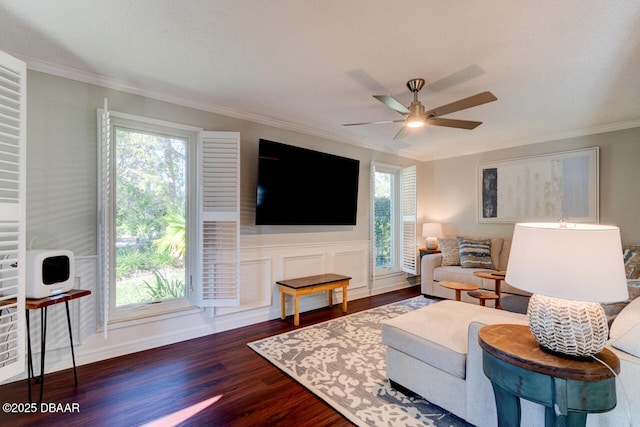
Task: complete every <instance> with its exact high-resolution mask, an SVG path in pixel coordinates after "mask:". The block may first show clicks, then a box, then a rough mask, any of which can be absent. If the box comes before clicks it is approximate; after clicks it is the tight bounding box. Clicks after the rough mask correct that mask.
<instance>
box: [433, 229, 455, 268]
mask: <svg viewBox="0 0 640 427" xmlns="http://www.w3.org/2000/svg"><path fill="white" fill-rule="evenodd" d="M438 245H439V246H440V253H441V254H442V264H441V265H442V266H448V265H460V250H459V249H458V238H457V237H456V236H448V237H440V238H438Z"/></svg>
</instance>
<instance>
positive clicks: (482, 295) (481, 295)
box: [467, 291, 500, 308]
mask: <svg viewBox="0 0 640 427" xmlns="http://www.w3.org/2000/svg"><path fill="white" fill-rule="evenodd" d="M467 295H469V296H470V297H473V298H477V299H479V300H480V305H482V306H484V305H485V301H486V300H497V299H498V298H500V297H499V296H498V295H496V294H493V293H491V292H482V291H471V292H467ZM496 308H498V307H496Z"/></svg>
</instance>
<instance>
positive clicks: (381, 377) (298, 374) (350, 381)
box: [248, 296, 469, 427]
mask: <svg viewBox="0 0 640 427" xmlns="http://www.w3.org/2000/svg"><path fill="white" fill-rule="evenodd" d="M431 303H433V301H431V300H429V299H426V298H424V297H422V296H420V297H415V298H411V299H408V300H405V301H400V302H397V303H393V304H389V305H385V306H382V307H377V308H373V309H371V310H367V311H362V312H359V313H355V314H351V315H348V316H344V317H340V318H337V319H333V320H329V321H327V322H324V323H320V324H317V325H312V326H308V327H305V328H300V329H296V330H295V331H291V332H287V333H284V334H280V335H276V336H273V337H269V338H265V339H263V340H259V341H254V342H252V343H249V344H248V345H249V347H251V348H252V349H253V350H254V351H256V352H257V353H258V354H260V355H261V356H262V357H264V358H265V359H267V360H268V361H270V362H271V363H273V364H274V365H275V366H277V367H278V368H279V369H281V370H282V371H284V372H285V373H286V374H288V375H289V376H291V377H292V378H293V379H295V380H296V381H298V382H299V383H300V384H302V385H304V386H305V387H306V388H308V389H309V390H310V391H311V392H313V393H314V394H316V395H317V396H318V397H320V398H321V399H323V400H324V401H325V402H327V403H328V404H329V405H331V406H332V407H333V408H334V409H335V410H336V411H338V412H340V413H341V414H342V415H344V416H345V417H346V418H347V419H349V420H350V421H351V422H353V423H354V424H356V425H358V426H437V427H444V426H446V427H452V426H456V427H458V426H459V427H463V426H464V427H467V426H469V424H468V423H466V422H465V421H464V420H462V419H460V418H458V417H456V416H455V415H453V414H451V413H449V412H447V411H445V410H444V409H442V408H440V407H438V406H435V405H433V404H431V403H429V402H427V401H426V400H424V399H421V398H419V397H409V396H406V395H405V394H403V393H401V392H400V391H397V390H395V389H393V388H392V387H391V385H390V384H389V380H387V378H386V372H385V370H386V364H385V355H386V346H384V345H383V344H382V343H381V337H380V334H381V333H380V322H382V321H383V320H385V319H390V318H392V317H395V316H398V315H400V314H403V313H407V312H409V311H412V310H415V309H418V308H421V307H424V306H426V305H428V304H431Z"/></svg>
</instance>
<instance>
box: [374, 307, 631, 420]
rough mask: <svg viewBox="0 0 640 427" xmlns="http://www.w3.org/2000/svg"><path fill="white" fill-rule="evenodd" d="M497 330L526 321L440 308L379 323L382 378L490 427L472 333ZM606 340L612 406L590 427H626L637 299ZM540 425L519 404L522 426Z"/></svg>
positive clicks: (490, 399) (489, 392) (489, 400)
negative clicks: (614, 367)
mask: <svg viewBox="0 0 640 427" xmlns="http://www.w3.org/2000/svg"><path fill="white" fill-rule="evenodd" d="M499 323H511V324H525V325H526V324H527V318H526V316H525V315H522V314H519V313H512V312H507V311H504V310H494V309H490V308H488V307H482V306H479V305H473V304H467V303H464V302H457V301H449V300H445V301H440V302H437V303H434V304H431V305H429V306H427V307H424V308H422V309H419V310H416V311H413V312H410V313H407V314H403V315H401V316H398V317H396V318H393V319H390V320H387V321H384V322H383V324H382V343H383V344H385V345H386V346H387V377H388V378H389V380H390V381H392V383H394V384H395V385H399V386H401V387H402V388H405V389H408V390H410V391H412V392H414V393H417V394H418V395H420V396H422V397H424V398H425V399H427V400H428V401H430V402H432V403H434V404H436V405H439V406H441V407H442V408H444V409H446V410H448V411H450V412H452V413H453V414H455V415H457V416H459V417H460V418H463V419H464V420H466V421H468V422H469V423H471V424H473V425H476V426H478V427H485V426H486V427H495V426H497V413H496V404H495V400H494V394H493V389H492V387H491V382H490V381H489V380H488V378H487V377H486V376H485V375H484V372H483V369H482V349H481V348H480V345H479V344H478V332H479V330H480V329H481V328H482V327H483V326H485V325H489V324H499ZM611 337H612V338H611V340H610V343H609V345H608V348H609V349H611V350H612V351H613V352H614V353H615V354H616V355H617V356H618V357H619V358H620V368H621V373H620V375H619V377H618V378H617V380H616V388H617V394H618V404H617V406H616V408H615V409H614V410H612V411H610V412H607V413H603V414H590V415H589V416H588V417H587V426H589V427H605V426H607V427H608V426H614V425H615V426H622V425H631V424H630V419H633V420H638V419H640V387H638V386H637V384H638V381H640V299H636V300H634V301H632V303H630V304H629V305H627V306H626V307H625V308H624V309H623V310H622V312H620V314H619V315H618V317H617V318H616V319H615V321H614V323H613V324H612V327H611ZM623 343H624V345H623ZM616 346H618V347H619V348H618V347H616ZM621 348H624V349H625V350H622V349H621ZM629 417H632V418H629ZM541 425H544V407H543V406H541V405H539V404H535V403H532V402H529V401H526V400H523V401H522V426H523V427H539V426H541Z"/></svg>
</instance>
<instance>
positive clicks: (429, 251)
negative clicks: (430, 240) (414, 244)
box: [418, 248, 440, 259]
mask: <svg viewBox="0 0 640 427" xmlns="http://www.w3.org/2000/svg"><path fill="white" fill-rule="evenodd" d="M418 252H420V259H422V257H423V256H425V255H429V254H439V253H440V249H427V248H418Z"/></svg>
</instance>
